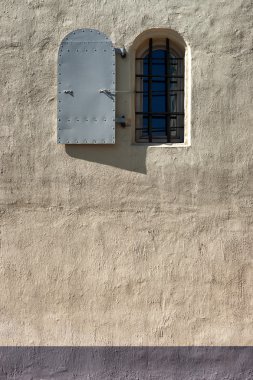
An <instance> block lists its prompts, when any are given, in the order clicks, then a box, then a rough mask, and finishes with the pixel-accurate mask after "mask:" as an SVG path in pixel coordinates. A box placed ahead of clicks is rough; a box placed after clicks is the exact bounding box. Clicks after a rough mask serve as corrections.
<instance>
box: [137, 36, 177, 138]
mask: <svg viewBox="0 0 253 380" xmlns="http://www.w3.org/2000/svg"><path fill="white" fill-rule="evenodd" d="M135 83H136V88H135V91H136V105H135V114H136V123H135V125H136V131H135V141H136V142H138V143H142V142H143V143H183V142H184V49H183V48H182V47H181V46H177V45H176V44H175V43H174V42H173V41H171V40H170V39H169V38H167V37H164V38H159V37H158V38H148V39H147V40H145V41H144V43H143V44H142V45H141V46H140V48H139V49H137V52H136V82H135Z"/></svg>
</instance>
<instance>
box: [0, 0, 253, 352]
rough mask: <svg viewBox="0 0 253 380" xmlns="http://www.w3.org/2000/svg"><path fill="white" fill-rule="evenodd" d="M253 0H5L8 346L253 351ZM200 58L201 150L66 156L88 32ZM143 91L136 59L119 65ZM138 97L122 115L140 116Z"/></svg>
mask: <svg viewBox="0 0 253 380" xmlns="http://www.w3.org/2000/svg"><path fill="white" fill-rule="evenodd" d="M252 13H253V12H252V1H251V0H231V1H225V0H199V1H197V0H195V1H188V0H170V1H167V0H159V1H155V0H152V1H143V2H140V1H134V0H117V1H116V0H115V1H113V0H110V1H109V0H100V1H98V0H90V1H87V0H86V1H81V0H79V1H73V0H61V1H56V0H55V1H53V0H44V1H43V0H33V1H32V0H22V1H17V0H2V2H1V36H0V57H1V58H0V59H1V61H0V62H1V63H0V65H1V66H0V68H1V70H0V76H1V112H0V120H1V125H0V126H1V128H0V133H1V161H0V162H1V256H0V269H1V276H0V289H1V297H0V345H3V346H4V345H58V346H59V345H73V346H76V345H80V346H85V345H120V346H121V345H160V346H168V345H172V346H179V345H251V344H252V342H253V338H252V331H253V323H252V300H253V297H252V296H253V294H252V293H253V287H252V280H253V276H252V270H253V265H252V253H253V234H252V231H253V228H252V226H253V224H252V223H253V217H252V209H253V198H252V190H253V186H252V182H253V180H252V151H253V148H252V145H253V144H252V142H253V141H252V121H253V112H252V101H253V91H252V69H253V60H252V37H253V31H252V16H253V14H252ZM85 27H90V28H96V29H99V30H101V31H103V32H105V33H106V34H107V35H108V36H110V38H111V39H112V41H113V42H114V44H115V46H118V47H121V46H123V45H125V46H126V47H127V49H128V50H130V51H131V45H132V43H133V41H134V40H135V38H136V37H137V36H138V35H139V34H140V33H141V32H143V31H145V30H146V29H150V28H157V27H169V28H172V29H174V30H176V31H177V32H178V33H179V34H180V35H181V36H182V37H183V39H184V40H185V41H186V42H187V43H188V44H189V45H190V47H191V52H192V70H191V76H192V99H191V102H192V107H191V146H190V147H182V148H172V147H166V148H159V147H148V146H135V145H132V144H131V137H132V131H131V128H126V129H121V128H120V127H117V130H116V145H115V146H106V147H102V146H78V147H77V146H69V147H66V148H65V147H64V145H57V144H56V108H57V98H56V96H57V94H56V92H57V91H56V84H57V80H56V71H57V50H58V46H59V44H60V41H61V40H62V38H63V37H64V36H65V35H66V34H67V33H68V32H70V31H71V30H73V29H76V28H85ZM117 70H118V73H117V78H118V82H117V86H118V88H120V89H126V90H127V89H128V88H129V79H128V78H130V75H131V54H128V57H127V58H126V59H125V60H122V59H121V58H118V62H117ZM130 104H131V102H130V99H129V97H128V95H127V94H122V95H119V96H118V98H117V112H118V113H119V114H121V113H124V114H126V116H127V117H128V119H129V122H130V123H132V125H133V120H131V115H132V110H131V106H130Z"/></svg>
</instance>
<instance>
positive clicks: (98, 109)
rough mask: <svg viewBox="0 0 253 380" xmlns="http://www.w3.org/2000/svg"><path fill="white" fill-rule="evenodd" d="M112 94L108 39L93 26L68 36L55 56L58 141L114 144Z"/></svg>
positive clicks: (112, 53) (112, 51) (111, 57)
mask: <svg viewBox="0 0 253 380" xmlns="http://www.w3.org/2000/svg"><path fill="white" fill-rule="evenodd" d="M107 90H108V91H107ZM114 95H115V48H114V47H113V45H112V42H111V40H110V39H109V38H108V37H106V36H105V35H104V34H103V33H101V32H99V31H98V30H94V29H80V30H76V31H74V32H72V33H70V34H69V35H67V36H66V37H65V38H64V40H63V41H62V43H61V46H60V49H59V56H58V135H57V142H58V143H59V144H114V143H115V96H114Z"/></svg>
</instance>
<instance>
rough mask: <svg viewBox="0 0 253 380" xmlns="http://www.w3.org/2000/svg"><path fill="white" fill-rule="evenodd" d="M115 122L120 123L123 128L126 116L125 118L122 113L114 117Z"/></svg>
mask: <svg viewBox="0 0 253 380" xmlns="http://www.w3.org/2000/svg"><path fill="white" fill-rule="evenodd" d="M115 122H116V123H117V124H120V125H121V127H123V128H125V127H126V118H125V116H124V115H122V116H119V117H116V119H115Z"/></svg>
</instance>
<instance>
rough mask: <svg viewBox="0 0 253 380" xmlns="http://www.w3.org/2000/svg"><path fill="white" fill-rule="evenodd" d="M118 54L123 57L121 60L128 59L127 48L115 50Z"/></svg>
mask: <svg viewBox="0 0 253 380" xmlns="http://www.w3.org/2000/svg"><path fill="white" fill-rule="evenodd" d="M115 51H116V53H117V54H120V55H121V58H126V48H125V47H123V48H115Z"/></svg>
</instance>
